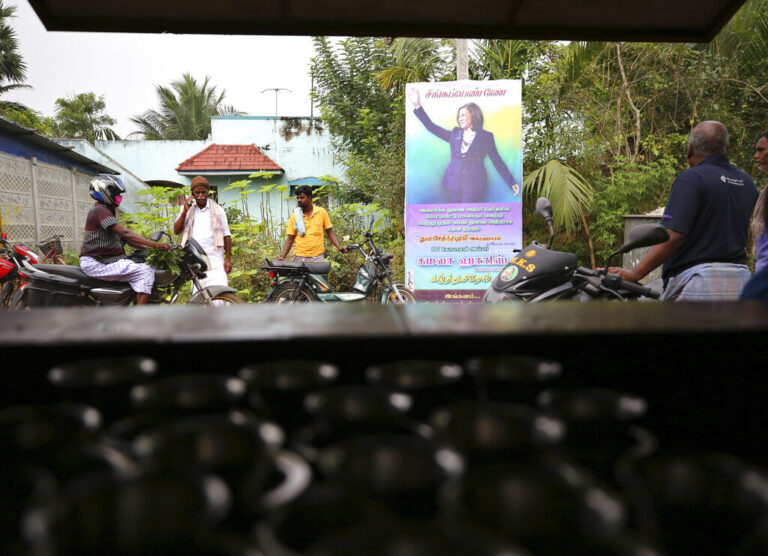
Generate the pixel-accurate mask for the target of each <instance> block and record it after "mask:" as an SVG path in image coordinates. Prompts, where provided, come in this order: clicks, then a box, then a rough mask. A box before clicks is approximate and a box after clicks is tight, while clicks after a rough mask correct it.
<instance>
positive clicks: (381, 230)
mask: <svg viewBox="0 0 768 556" xmlns="http://www.w3.org/2000/svg"><path fill="white" fill-rule="evenodd" d="M328 215H329V216H330V218H331V222H332V223H333V230H334V232H335V233H336V236H337V237H338V238H339V241H342V238H343V237H344V236H349V242H344V241H342V244H343V243H347V244H349V243H359V244H363V241H364V239H365V238H364V237H363V236H364V234H365V232H366V230H368V229H371V230H372V232H373V235H374V237H373V241H374V243H375V244H376V246H377V247H380V248H381V249H382V250H384V251H387V252H389V253H392V255H394V258H393V260H392V262H391V263H390V270H392V272H393V275H392V277H393V280H395V281H399V282H402V281H403V276H404V272H405V269H404V266H403V262H404V253H405V240H404V237H403V234H402V231H401V230H398V229H396V227H394V226H392V217H393V215H392V213H391V212H390V211H388V210H387V209H385V208H383V207H382V206H381V205H378V204H377V203H347V204H343V205H341V206H339V207H337V208H334V209H332V210H330V211H329V213H328ZM366 251H367V249H366ZM325 257H326V260H328V261H330V263H331V272H330V274H329V280H330V282H331V285H333V286H334V288H335V289H336V290H338V291H349V290H350V289H351V288H352V284H354V282H355V275H356V274H357V269H358V268H359V266H360V264H361V263H362V262H363V256H362V254H361V253H360V251H355V252H352V251H350V252H349V253H347V254H342V253H339V252H338V251H337V250H336V249H335V248H333V247H332V246H331V245H330V242H328V241H326V250H325Z"/></svg>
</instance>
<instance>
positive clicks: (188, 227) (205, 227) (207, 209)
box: [173, 176, 232, 293]
mask: <svg viewBox="0 0 768 556" xmlns="http://www.w3.org/2000/svg"><path fill="white" fill-rule="evenodd" d="M190 189H191V191H192V195H191V196H190V197H187V198H186V199H185V200H184V206H183V207H182V208H181V211H180V212H179V216H178V217H177V218H176V221H175V222H174V223H173V233H175V234H180V233H182V232H183V235H182V237H181V245H182V246H183V245H186V243H187V241H189V238H192V239H194V240H195V241H197V242H198V243H199V244H200V246H201V247H202V248H203V249H204V250H205V254H206V255H208V259H209V261H210V263H211V265H210V268H209V269H208V270H207V271H206V275H207V277H206V278H205V280H203V281H202V286H203V287H204V288H205V287H208V286H228V285H229V284H228V280H227V274H229V273H230V272H232V238H231V235H230V232H229V223H228V222H227V214H226V213H225V212H224V209H223V208H221V206H219V204H218V203H216V201H214V200H213V199H211V198H210V197H209V195H210V189H211V186H210V185H209V184H208V180H206V179H205V178H204V177H203V176H195V177H194V178H193V179H192V184H191V185H190ZM192 289H193V291H192V293H195V291H194V290H195V287H194V285H193V286H192Z"/></svg>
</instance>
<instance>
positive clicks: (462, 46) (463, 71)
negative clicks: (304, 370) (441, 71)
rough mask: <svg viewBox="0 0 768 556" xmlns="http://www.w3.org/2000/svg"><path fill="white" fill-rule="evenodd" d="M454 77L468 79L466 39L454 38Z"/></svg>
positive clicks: (460, 79)
mask: <svg viewBox="0 0 768 556" xmlns="http://www.w3.org/2000/svg"><path fill="white" fill-rule="evenodd" d="M456 79H458V80H459V81H462V80H465V79H469V54H468V47H467V39H456Z"/></svg>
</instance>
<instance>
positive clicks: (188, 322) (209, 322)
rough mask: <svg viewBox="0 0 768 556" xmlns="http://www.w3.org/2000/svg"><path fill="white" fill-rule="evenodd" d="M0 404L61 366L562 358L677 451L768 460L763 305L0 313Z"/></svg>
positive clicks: (200, 367) (38, 396)
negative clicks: (87, 361) (120, 361)
mask: <svg viewBox="0 0 768 556" xmlns="http://www.w3.org/2000/svg"><path fill="white" fill-rule="evenodd" d="M0 353H2V364H1V366H2V368H1V370H0V403H1V404H2V405H11V404H18V403H32V402H40V401H45V400H47V399H48V397H49V396H50V389H49V387H48V385H47V384H46V380H45V374H46V372H47V370H48V369H49V368H50V367H51V366H52V365H53V364H55V363H59V362H63V361H69V360H73V359H81V358H85V357H92V356H114V355H129V354H130V355H138V354H141V355H147V356H150V357H154V358H156V359H157V360H158V362H159V363H160V368H161V369H162V370H163V371H164V372H167V373H192V372H211V373H236V372H237V370H238V369H239V368H240V367H241V366H242V365H244V364H248V363H252V362H256V361H263V360H274V359H281V358H282V359H290V358H313V359H327V360H330V361H333V362H335V363H337V364H338V365H339V366H340V368H341V369H342V372H343V373H347V376H353V377H354V376H356V375H359V374H361V373H362V371H363V370H364V369H365V367H366V366H368V365H369V364H371V363H374V362H381V361H390V360H395V359H409V358H429V359H446V360H453V361H457V362H462V361H463V360H465V359H466V358H468V357H472V356H478V355H499V354H511V355H533V356H540V357H548V358H552V359H557V360H559V361H561V362H562V363H563V365H564V367H565V376H564V379H565V380H566V381H568V382H570V384H571V385H585V386H601V387H610V388H617V389H623V390H626V391H630V392H634V393H637V394H641V395H643V396H645V397H646V398H647V399H648V400H649V402H650V407H651V410H652V413H651V414H652V418H653V419H654V420H655V423H654V424H653V426H654V428H655V430H663V431H666V432H667V433H668V435H669V436H670V438H672V439H673V441H675V442H686V443H692V444H695V445H703V446H706V447H707V448H708V449H712V448H718V449H727V450H729V451H731V452H736V453H741V454H743V455H745V456H749V457H751V458H752V459H759V460H760V461H764V462H768V446H766V447H764V445H765V444H766V443H765V442H763V441H762V438H763V435H764V433H763V431H765V430H766V428H768V404H766V403H765V392H766V391H768V379H766V373H768V305H763V304H759V303H755V302H741V303H720V304H707V303H700V304H662V303H646V304H644V303H633V304H630V303H624V304H620V303H575V302H558V303H550V304H538V305H506V306H502V305H496V306H479V305H410V306H404V307H386V306H379V305H355V304H337V305H321V304H308V305H292V306H275V305H245V306H241V307H234V308H227V309H220V310H210V309H206V308H201V307H187V306H178V307H138V308H112V309H48V310H36V311H29V312H25V313H0Z"/></svg>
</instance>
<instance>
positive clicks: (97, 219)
mask: <svg viewBox="0 0 768 556" xmlns="http://www.w3.org/2000/svg"><path fill="white" fill-rule="evenodd" d="M89 189H90V192H91V197H93V198H94V199H95V200H96V203H95V204H94V205H93V208H91V210H90V211H89V212H88V216H87V217H86V219H85V231H84V233H83V247H82V249H81V250H80V268H81V270H82V271H83V272H84V273H85V274H87V275H88V276H90V277H92V278H98V279H100V280H111V281H114V282H128V283H129V284H130V285H131V288H132V289H133V291H135V292H136V305H144V304H146V303H147V301H149V294H150V293H151V292H152V285H153V284H154V282H155V271H154V270H153V269H152V267H150V266H149V265H147V264H143V263H136V262H134V261H132V260H130V259H128V258H126V256H125V250H124V248H123V245H124V244H125V243H127V244H128V245H130V246H131V247H136V248H139V249H142V248H145V247H152V248H154V249H162V250H164V251H170V250H171V246H170V244H168V243H155V242H154V241H150V240H148V239H145V238H143V237H141V236H140V235H139V234H137V233H135V232H132V231H131V230H129V229H128V228H126V227H125V226H123V225H122V224H120V223H119V222H118V221H117V217H116V216H115V209H116V208H117V207H118V206H119V205H120V202H121V201H122V200H123V194H124V193H125V186H124V185H123V182H122V180H120V178H118V177H117V176H110V175H109V174H99V175H98V176H96V177H95V178H93V179H92V180H91V185H90V187H89Z"/></svg>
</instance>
